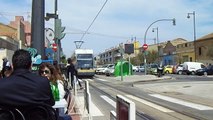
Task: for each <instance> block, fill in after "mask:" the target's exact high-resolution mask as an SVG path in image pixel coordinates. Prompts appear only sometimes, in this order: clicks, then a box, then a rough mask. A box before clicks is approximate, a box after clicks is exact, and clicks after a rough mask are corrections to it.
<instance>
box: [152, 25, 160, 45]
mask: <svg viewBox="0 0 213 120" xmlns="http://www.w3.org/2000/svg"><path fill="white" fill-rule="evenodd" d="M155 30H156V33H157V36H156V41H157V44H158V43H159V39H158V27H156V28H152V32H155Z"/></svg>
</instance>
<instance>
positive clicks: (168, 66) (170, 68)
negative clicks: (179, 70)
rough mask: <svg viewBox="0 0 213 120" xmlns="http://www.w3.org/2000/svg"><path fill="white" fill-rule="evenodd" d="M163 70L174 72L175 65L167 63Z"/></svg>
mask: <svg viewBox="0 0 213 120" xmlns="http://www.w3.org/2000/svg"><path fill="white" fill-rule="evenodd" d="M163 72H164V73H167V74H168V73H169V74H172V73H173V65H166V66H164V69H163Z"/></svg>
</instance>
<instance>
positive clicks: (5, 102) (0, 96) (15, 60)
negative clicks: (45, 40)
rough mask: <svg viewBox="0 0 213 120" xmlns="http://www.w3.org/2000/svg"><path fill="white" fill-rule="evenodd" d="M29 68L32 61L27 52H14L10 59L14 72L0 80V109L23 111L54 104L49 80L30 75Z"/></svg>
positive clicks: (21, 50)
mask: <svg viewBox="0 0 213 120" xmlns="http://www.w3.org/2000/svg"><path fill="white" fill-rule="evenodd" d="M31 66H32V60H31V56H30V54H29V52H28V51H26V50H23V49H20V50H17V51H15V53H14V55H13V57H12V67H13V70H14V71H13V72H12V74H11V75H10V76H9V77H6V78H3V79H1V80H0V108H1V107H12V108H20V109H25V108H29V107H32V106H38V105H48V106H53V105H54V104H55V101H54V98H53V95H52V92H51V88H50V83H49V80H48V79H47V78H45V77H41V76H39V75H36V74H33V73H31V71H30V70H31ZM0 119H1V118H0Z"/></svg>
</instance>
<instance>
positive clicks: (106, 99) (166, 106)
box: [85, 73, 213, 120]
mask: <svg viewBox="0 0 213 120" xmlns="http://www.w3.org/2000/svg"><path fill="white" fill-rule="evenodd" d="M136 74H142V73H136ZM169 76H171V77H172V80H161V81H149V82H144V83H143V84H144V86H143V87H144V88H146V87H147V86H148V85H156V86H157V87H155V88H153V86H152V87H150V88H151V89H150V88H149V89H140V88H136V87H132V86H131V84H129V83H126V84H122V83H119V82H118V81H112V78H113V77H106V76H104V75H102V76H100V77H101V78H99V77H96V78H94V79H88V80H89V81H90V91H91V95H92V101H93V102H94V104H96V106H97V108H98V109H100V111H101V112H102V116H94V117H93V118H94V119H102V120H105V119H106V120H109V119H110V118H109V116H110V111H111V110H113V111H116V95H117V94H121V95H123V96H125V97H127V98H129V99H131V100H132V101H134V102H135V103H136V108H137V111H136V113H137V115H136V120H143V119H149V120H150V119H160V120H161V119H162V120H164V119H168V118H169V119H170V120H173V119H174V120H176V119H182V120H185V119H187V120H190V119H211V118H213V116H212V113H213V111H212V109H213V106H212V107H211V106H209V108H208V102H209V101H208V100H206V101H205V100H203V99H198V98H197V97H195V96H190V95H187V96H186V95H183V94H180V93H178V92H172V91H170V90H168V88H170V89H171V90H172V89H173V88H174V86H172V88H171V85H170V87H169V86H168V87H167V86H166V85H167V84H173V83H174V84H176V83H183V82H185V83H191V82H208V81H209V82H211V81H212V77H204V76H188V75H173V74H171V75H169ZM85 80H86V79H85ZM198 84H199V83H198ZM159 85H160V86H164V89H162V87H159ZM184 86H185V88H184V87H182V88H181V89H188V90H192V89H191V88H190V87H191V86H189V85H186V84H185V85H184ZM152 89H153V90H152ZM154 89H155V90H154ZM165 89H167V92H165V91H163V90H165ZM156 91H157V92H156ZM162 91H163V92H162ZM161 92H162V93H161ZM201 94H202V93H201ZM165 97H170V98H169V99H173V98H174V99H175V100H179V101H178V102H179V103H181V102H182V101H180V100H184V101H188V102H185V103H184V104H186V105H182V104H179V103H174V102H173V101H172V102H171V101H168V100H167V99H168V98H166V99H163V98H165ZM183 98H184V99H183ZM191 99H192V100H191ZM193 100H194V101H193ZM196 100H197V101H196ZM203 101H204V102H203ZM202 103H207V104H206V106H201V107H204V109H203V110H200V109H197V108H196V107H194V106H197V105H198V106H199V105H200V104H201V105H202ZM191 104H193V105H192V106H190V105H191ZM209 104H211V103H209Z"/></svg>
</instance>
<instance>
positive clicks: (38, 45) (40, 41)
mask: <svg viewBox="0 0 213 120" xmlns="http://www.w3.org/2000/svg"><path fill="white" fill-rule="evenodd" d="M44 6H45V2H44V0H33V1H32V21H31V23H32V25H31V26H32V27H31V31H32V36H31V40H32V44H31V47H33V48H35V49H37V52H38V54H40V55H41V57H42V58H44V56H45V54H44V10H45V7H44Z"/></svg>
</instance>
